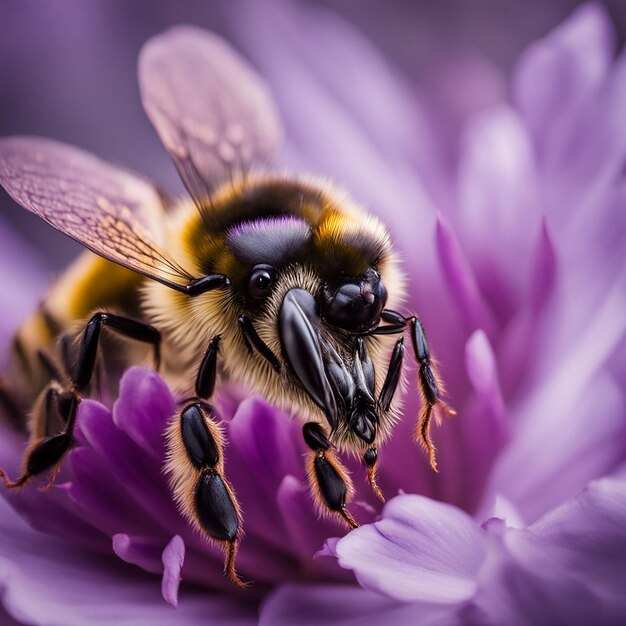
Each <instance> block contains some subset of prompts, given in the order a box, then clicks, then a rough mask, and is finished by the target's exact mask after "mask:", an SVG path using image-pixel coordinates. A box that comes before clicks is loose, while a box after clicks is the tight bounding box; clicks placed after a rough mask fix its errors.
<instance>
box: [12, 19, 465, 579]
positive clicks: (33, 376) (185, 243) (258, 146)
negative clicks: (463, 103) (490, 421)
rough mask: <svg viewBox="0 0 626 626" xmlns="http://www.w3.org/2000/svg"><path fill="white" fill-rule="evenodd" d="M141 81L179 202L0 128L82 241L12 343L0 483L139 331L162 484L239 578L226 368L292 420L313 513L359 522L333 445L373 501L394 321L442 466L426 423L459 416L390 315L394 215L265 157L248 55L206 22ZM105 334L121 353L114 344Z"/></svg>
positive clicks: (179, 38)
mask: <svg viewBox="0 0 626 626" xmlns="http://www.w3.org/2000/svg"><path fill="white" fill-rule="evenodd" d="M139 80H140V91H141V98H142V102H143V105H144V108H145V110H146V113H147V115H148V117H149V118H150V120H151V121H152V123H153V125H154V127H155V129H156V131H157V133H158V135H159V137H160V139H161V140H162V142H163V144H164V145H165V148H166V149H167V150H168V152H169V154H170V156H171V158H172V160H173V162H174V164H175V166H176V168H177V170H178V173H179V174H180V176H181V179H182V181H183V183H184V185H185V187H186V189H187V191H188V192H189V196H190V198H187V199H183V200H181V201H178V202H173V201H172V200H170V199H169V198H167V197H166V196H165V194H163V193H162V192H161V191H159V190H157V188H156V187H155V186H154V185H152V184H151V183H150V182H149V181H147V180H144V179H142V178H140V177H138V176H135V175H133V174H130V173H128V172H127V171H125V170H123V169H120V168H118V167H115V166H112V165H109V164H106V163H103V162H102V161H100V160H99V159H97V158H95V157H93V156H90V155H88V154H86V153H84V152H82V151H80V150H78V149H76V148H72V147H69V146H66V145H63V144H60V143H57V142H55V141H51V140H44V139H37V138H29V137H11V138H5V139H2V140H0V184H2V185H3V187H4V188H5V189H6V191H7V192H8V193H9V194H10V195H11V196H12V197H13V198H14V199H15V200H16V201H17V202H18V203H19V204H21V205H22V206H23V207H24V208H25V209H27V210H29V211H31V212H33V213H34V214H36V215H38V216H39V217H40V218H42V219H43V220H45V221H46V222H48V223H49V224H50V225H51V226H53V227H54V228H56V229H58V230H60V231H61V232H63V233H65V234H66V235H68V236H70V237H71V238H73V239H75V240H76V241H78V242H79V243H81V244H82V245H83V246H85V247H86V248H87V249H88V250H89V251H90V252H85V253H83V255H82V256H80V257H79V258H78V260H77V261H75V262H74V264H73V265H72V266H71V267H70V268H69V269H68V270H67V271H66V272H65V273H64V274H63V275H62V276H61V277H60V278H59V279H58V280H57V282H56V283H55V284H54V285H53V286H52V288H51V290H50V291H49V293H48V295H47V297H46V298H45V300H44V302H43V303H42V305H41V307H40V309H39V310H38V311H36V312H35V313H34V314H33V315H32V316H31V318H29V319H28V320H27V321H26V322H25V323H24V324H23V326H22V328H21V329H20V330H19V331H18V333H17V335H16V337H15V341H14V348H15V349H14V361H15V368H14V369H15V370H16V374H15V375H14V376H13V377H12V380H13V382H12V383H11V384H9V383H6V382H5V384H3V385H2V389H1V392H0V399H2V400H3V401H4V404H5V405H6V407H8V408H9V409H10V412H11V413H12V414H13V415H18V414H20V412H21V411H24V412H26V411H27V410H28V408H29V407H31V408H30V416H29V418H28V430H29V436H30V439H29V443H28V446H27V448H26V451H25V453H24V457H23V472H22V474H21V476H19V477H18V478H17V479H16V480H14V481H11V480H10V479H9V478H8V477H7V475H6V473H5V472H4V471H1V470H0V471H1V476H2V479H3V481H4V484H5V485H6V487H8V488H16V487H20V486H22V485H24V484H25V483H26V482H27V481H28V480H29V479H31V478H32V477H35V476H38V475H40V474H42V473H45V472H49V473H50V482H49V483H48V484H49V485H52V484H53V482H54V479H55V476H56V472H57V471H58V469H59V467H60V464H61V462H62V459H63V457H64V455H65V453H66V452H67V451H68V449H69V448H70V447H71V446H72V444H73V441H74V438H73V431H74V427H75V424H76V419H77V415H78V412H77V410H78V406H79V404H80V402H81V400H82V398H83V396H84V395H85V394H87V393H89V392H90V389H92V388H93V387H94V386H95V384H96V383H97V381H96V382H94V379H98V378H101V377H99V376H98V371H99V368H98V363H99V359H98V354H99V352H105V353H106V354H107V357H108V356H109V353H111V354H114V356H116V358H117V360H118V362H120V363H121V366H124V364H126V363H127V361H129V360H132V358H134V348H130V346H135V345H139V344H141V343H143V344H146V345H147V346H148V347H150V348H151V349H152V350H153V351H154V358H155V365H156V367H157V368H160V370H161V372H162V374H163V376H164V377H165V378H166V380H167V381H168V382H169V383H170V385H172V386H173V387H174V388H175V389H176V390H177V392H178V396H179V397H180V398H184V400H181V401H180V406H179V410H178V412H177V413H176V415H175V417H174V419H173V420H172V422H171V425H170V426H169V427H168V429H167V433H166V439H167V450H168V453H167V459H166V463H165V467H164V470H165V471H166V472H167V473H168V475H169V477H170V484H171V487H172V493H173V497H174V499H175V500H176V501H177V503H178V506H179V508H180V510H181V512H182V513H183V514H184V515H185V516H186V517H187V519H188V520H189V521H190V523H191V524H192V525H193V526H195V527H196V528H197V529H198V530H199V531H200V532H201V533H203V534H204V535H205V536H206V537H207V539H209V540H211V541H213V542H216V543H217V544H219V545H220V546H221V547H222V548H223V549H224V552H225V573H226V574H227V576H229V577H230V579H231V580H232V581H233V582H234V583H236V584H242V582H241V580H240V578H239V576H238V574H237V573H236V570H235V555H236V551H237V545H238V540H239V538H240V535H241V525H242V516H241V511H240V508H239V505H238V503H237V499H236V497H235V494H234V492H233V490H232V488H231V487H230V484H229V482H228V480H227V478H226V476H225V475H224V464H223V459H224V454H223V447H224V435H223V433H222V430H221V428H220V425H219V422H218V420H217V417H216V414H215V411H214V410H213V408H212V406H211V404H210V402H211V398H212V396H213V393H214V389H215V386H216V384H217V383H219V381H221V380H226V379H232V380H236V381H238V382H240V383H241V384H243V385H244V386H245V387H246V388H247V389H248V390H249V391H250V392H253V393H258V394H260V395H262V396H263V397H265V398H266V399H267V400H268V401H269V402H271V403H274V404H275V405H277V406H279V407H283V408H286V409H288V410H290V411H291V412H292V413H294V414H295V415H297V416H298V417H299V418H302V420H303V421H304V425H303V437H304V441H305V442H306V445H307V446H308V447H309V448H310V452H309V454H308V458H307V461H306V463H307V476H308V481H309V483H310V487H311V490H312V493H313V495H314V498H315V500H316V502H317V504H318V507H319V509H320V511H321V512H322V513H324V514H329V515H335V516H338V517H339V518H340V519H341V520H343V521H344V522H345V523H346V524H347V525H348V526H349V527H351V528H354V527H356V526H357V522H356V521H355V519H354V518H353V517H352V515H351V514H350V512H349V511H348V508H347V504H348V502H349V500H350V496H351V494H352V492H353V485H352V483H351V480H350V477H349V475H348V473H347V471H346V470H345V468H344V467H343V466H342V464H341V462H340V460H339V458H338V455H337V450H339V451H346V452H349V453H354V454H356V455H359V456H361V457H362V459H363V462H364V464H365V465H366V467H367V470H368V477H369V482H370V483H371V485H372V488H373V489H374V491H375V492H376V493H377V495H378V496H379V497H380V498H381V499H382V493H381V492H380V489H379V488H378V486H377V484H376V463H377V458H378V452H377V448H378V446H379V445H380V444H381V443H383V441H384V440H385V438H386V437H388V436H389V434H390V433H391V430H392V428H393V425H394V422H395V421H396V419H397V418H398V401H397V399H396V398H395V395H396V390H397V389H398V387H399V386H400V385H401V383H402V379H403V375H402V364H403V359H404V352H405V345H404V339H403V334H404V333H405V331H408V333H409V335H410V340H411V344H412V350H413V353H414V356H415V358H416V360H417V363H418V386H417V389H418V392H419V394H420V395H421V399H422V406H421V411H420V415H419V417H418V423H417V430H416V438H417V440H418V441H419V442H420V443H421V444H423V446H424V447H425V449H426V451H427V453H428V456H429V461H430V465H431V466H432V467H433V469H436V462H435V447H434V445H433V443H432V441H431V438H430V436H429V424H430V421H431V417H432V416H433V414H435V412H436V410H437V409H438V408H441V409H443V410H444V411H447V412H449V413H452V412H453V411H452V410H451V409H449V408H448V407H447V406H446V405H445V403H444V402H443V401H442V386H441V382H440V380H439V378H438V376H437V374H436V370H435V367H434V365H433V362H432V359H431V356H430V351H429V347H428V344H427V341H426V336H425V333H424V329H423V327H422V325H421V323H420V321H419V319H418V317H417V316H415V315H404V314H401V313H399V312H398V311H397V310H396V309H397V308H398V307H399V306H400V304H401V301H402V298H403V282H404V280H403V276H402V273H401V271H400V269H399V263H398V256H397V253H396V252H395V251H394V249H393V245H392V242H391V240H390V237H389V234H388V232H387V229H386V228H385V226H384V225H383V224H382V223H381V222H380V221H379V220H378V219H377V218H376V217H373V216H371V215H368V214H367V213H365V212H364V211H363V210H362V209H361V208H360V207H359V206H357V204H356V203H355V202H353V201H352V200H351V199H350V197H349V196H348V195H347V194H346V193H345V192H344V191H342V190H340V189H338V188H337V187H335V186H334V185H333V184H331V183H330V182H328V181H325V180H317V179H314V178H309V177H300V176H288V175H277V174H272V173H268V171H267V170H264V169H260V168H263V167H266V165H267V163H268V161H269V160H270V159H271V157H272V155H273V154H274V153H275V152H276V149H277V147H278V146H279V144H280V139H281V134H282V133H281V128H280V124H279V121H278V116H277V114H276V110H275V106H274V104H273V102H272V99H271V96H270V94H269V92H268V89H267V87H266V85H265V84H264V83H263V81H262V79H261V78H260V77H259V76H258V75H257V74H256V73H255V72H254V70H253V69H252V68H251V67H250V66H249V65H248V64H247V63H246V62H245V61H244V59H243V58H242V57H240V56H239V55H238V54H237V53H236V52H235V51H234V50H232V49H231V48H230V47H229V46H228V45H227V44H226V43H225V42H224V41H222V40H221V39H220V38H219V37H217V36H215V35H212V34H210V33H207V32H204V31H201V30H198V29H195V28H191V27H178V28H174V29H172V30H170V31H167V32H166V33H164V34H161V35H159V36H157V37H155V38H153V39H152V40H150V41H149V42H148V43H147V44H146V45H145V46H144V48H143V50H142V51H141V55H140V59H139ZM93 253H95V255H94V254H93ZM96 255H98V256H96ZM104 329H107V330H106V332H105V333H103V332H102V331H103V330H104ZM107 335H109V336H108V337H107ZM111 335H118V336H121V337H123V338H126V339H128V341H125V342H124V343H125V344H128V346H129V349H128V350H123V351H120V350H119V347H118V349H117V350H116V349H114V347H112V346H111V345H109V344H110V339H111V337H110V336H111ZM398 335H399V338H398ZM107 369H108V368H107ZM16 419H17V421H18V422H20V418H16Z"/></svg>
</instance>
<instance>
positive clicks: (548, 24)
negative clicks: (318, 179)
mask: <svg viewBox="0 0 626 626" xmlns="http://www.w3.org/2000/svg"><path fill="white" fill-rule="evenodd" d="M311 4H312V3H311ZM315 4H317V5H320V4H324V5H326V7H327V8H328V9H330V10H333V11H336V12H337V13H339V14H341V15H343V17H344V18H345V19H347V20H348V21H350V22H352V23H353V24H354V25H356V27H357V28H358V29H360V30H361V31H362V32H363V33H364V34H365V35H366V37H368V38H369V39H370V40H372V41H373V42H374V43H375V45H376V46H377V47H378V48H379V49H380V50H381V51H382V52H383V53H384V54H385V55H386V56H387V57H388V58H389V60H390V61H391V62H392V63H393V65H394V66H395V67H396V68H400V70H401V71H402V72H404V74H405V77H406V78H407V82H408V84H409V85H410V86H411V87H412V88H413V90H414V92H415V94H416V95H417V96H418V97H419V98H420V99H421V104H422V105H426V106H431V107H435V108H436V107H443V108H444V109H454V107H455V105H457V101H460V100H463V102H465V105H467V103H468V102H469V103H470V105H471V104H472V103H475V105H476V106H477V107H480V106H481V104H483V105H486V104H488V103H489V100H490V99H492V98H501V97H506V94H498V93H493V94H490V93H487V92H485V91H483V92H481V93H475V94H472V93H467V92H463V93H462V94H459V93H458V89H457V84H458V81H459V79H462V78H463V73H464V68H465V66H466V65H467V68H468V70H467V71H470V69H469V67H470V65H471V68H472V69H471V71H476V67H481V66H482V68H483V69H482V71H483V72H484V73H485V75H486V76H482V81H480V82H481V84H483V85H485V84H489V80H488V75H489V73H490V72H492V73H493V74H494V81H493V84H494V90H496V91H497V89H499V85H500V84H501V83H500V82H499V81H497V80H495V75H498V74H499V72H501V71H504V72H506V71H507V70H508V69H510V67H511V65H512V63H513V61H514V60H515V58H516V57H517V56H518V54H519V53H520V51H521V50H522V49H523V48H524V47H525V46H526V45H527V44H528V43H529V42H530V41H533V40H535V39H537V38H539V37H541V36H543V35H544V34H545V33H546V32H548V31H549V30H550V29H551V28H553V27H554V26H555V25H556V24H558V23H559V22H560V21H561V20H562V19H563V18H564V17H566V16H567V15H568V14H569V13H570V12H571V11H572V9H573V8H574V7H576V6H577V5H579V4H581V3H580V2H578V1H577V0H545V1H542V2H528V1H524V0H515V1H513V0H510V1H507V2H495V1H489V0H469V1H467V0H465V1H460V0H439V1H438V2H431V1H425V0H422V1H420V2H410V1H408V0H407V1H396V2H387V3H384V4H383V3H380V2H375V1H374V0H365V1H362V0H338V1H337V0H335V1H332V0H326V2H324V3H315ZM603 4H604V5H605V6H606V7H607V8H608V11H609V13H610V15H611V17H612V19H613V21H614V24H615V27H616V29H617V31H618V36H619V39H620V43H621V42H623V41H624V38H625V37H626V7H625V5H624V3H623V2H622V0H608V1H607V2H604V3H603ZM246 5H247V3H246V2H245V1H243V0H235V1H233V2H220V1H208V2H207V1H206V0H182V1H177V2H169V3H166V2H154V1H152V0H150V1H148V0H134V1H133V2H122V1H119V0H118V1H112V0H92V1H90V2H88V3H86V2H83V1H82V0H57V1H56V2H54V3H47V2H41V1H40V0H19V1H18V0H9V1H7V2H3V3H2V4H1V5H0V85H1V88H0V89H1V92H0V136H4V135H12V134H29V135H42V136H48V137H53V138H56V139H59V140H61V141H65V142H67V143H70V144H74V145H77V146H80V147H82V148H85V149H87V150H90V151H92V152H94V153H95V154H97V155H99V156H101V157H103V158H105V159H107V160H110V161H113V162H117V163H120V164H123V165H125V166H127V167H129V168H131V169H134V170H136V171H138V172H141V173H144V174H146V175H147V176H149V177H151V178H153V179H155V180H156V181H159V182H160V183H162V184H164V185H165V186H166V187H167V188H169V189H171V190H174V191H176V190H180V189H181V187H180V183H179V181H178V179H177V177H176V174H175V171H174V168H173V167H171V165H170V162H169V158H168V156H167V154H166V152H165V150H163V148H162V147H161V145H160V143H159V141H158V139H157V137H156V134H155V133H154V131H153V130H152V128H151V126H150V124H149V123H148V120H147V118H146V117H145V115H144V113H143V110H142V108H141V104H140V101H139V94H138V88H137V81H136V70H135V64H136V58H137V53H138V51H139V49H140V47H141V45H142V44H143V43H144V42H145V41H146V40H147V39H148V38H149V37H150V36H151V35H153V34H155V33H157V32H159V31H162V30H163V29H165V28H167V27H168V26H170V25H173V24H179V23H193V24H197V25H200V26H204V27H207V28H210V29H213V30H216V31H218V32H220V33H222V34H224V35H225V36H226V37H227V38H229V39H230V40H232V41H233V42H234V43H235V45H238V46H239V47H245V42H239V41H238V39H237V35H236V33H237V32H238V29H237V26H236V25H237V22H238V21H240V20H246V19H250V18H249V17H247V16H249V15H250V13H249V12H247V11H246ZM254 14H255V16H256V15H258V13H257V12H256V11H255V12H254ZM255 19H256V17H255ZM244 30H245V29H244ZM470 60H471V64H470V63H469V61H470ZM252 61H253V62H254V59H252ZM477 61H478V63H477ZM466 82H467V83H470V82H472V81H466ZM474 82H476V81H474ZM487 91H488V90H487ZM457 96H459V97H458V98H457ZM447 112H448V113H449V111H447ZM448 118H449V119H450V118H451V119H453V118H454V114H453V113H452V114H451V115H448ZM445 130H446V132H449V133H451V134H452V135H453V134H454V128H451V129H445ZM325 173H326V174H329V175H331V176H332V174H333V172H325ZM339 182H341V181H339ZM0 217H5V218H7V219H8V220H9V221H10V222H11V223H13V224H14V225H15V226H16V228H17V229H18V230H19V231H20V232H21V233H22V234H23V235H24V237H25V238H26V239H28V240H29V241H31V242H32V243H33V244H34V246H35V247H37V248H39V249H40V250H42V251H43V252H44V254H45V256H46V257H48V258H49V259H51V261H52V263H51V265H50V267H51V269H54V268H55V267H59V266H61V265H63V264H65V263H66V262H67V260H69V259H70V258H72V257H73V256H74V255H75V254H76V252H77V251H78V246H77V245H74V244H72V243H71V242H69V240H67V239H66V238H65V237H63V236H62V235H59V234H57V233H56V232H53V231H52V229H50V228H49V227H47V226H46V225H44V224H43V223H40V222H39V221H38V220H37V219H35V218H34V217H32V216H30V215H29V214H27V213H26V212H25V211H23V210H21V209H18V208H17V207H16V206H15V205H14V204H13V203H12V202H11V201H10V200H9V198H8V197H7V196H6V194H5V193H4V192H3V191H2V190H0Z"/></svg>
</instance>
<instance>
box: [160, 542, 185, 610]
mask: <svg viewBox="0 0 626 626" xmlns="http://www.w3.org/2000/svg"><path fill="white" fill-rule="evenodd" d="M162 558H163V580H162V582H161V593H162V594H163V599H164V600H165V601H166V602H168V603H169V604H171V605H172V606H174V607H177V606H178V587H179V585H180V581H181V576H180V570H181V569H182V567H183V563H184V562H185V542H184V541H183V538H182V537H181V536H180V535H174V537H172V539H171V541H170V542H169V543H168V544H167V545H166V546H165V549H164V550H163V557H162Z"/></svg>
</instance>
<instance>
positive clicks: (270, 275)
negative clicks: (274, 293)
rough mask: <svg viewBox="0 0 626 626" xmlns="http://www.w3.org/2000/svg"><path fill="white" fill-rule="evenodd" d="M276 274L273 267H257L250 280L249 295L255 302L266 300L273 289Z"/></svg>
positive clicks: (251, 273)
mask: <svg viewBox="0 0 626 626" xmlns="http://www.w3.org/2000/svg"><path fill="white" fill-rule="evenodd" d="M275 277H276V272H275V271H274V268H273V267H272V266H271V265H256V266H255V267H253V268H252V271H251V272H250V277H249V278H248V295H249V296H250V297H251V298H252V299H253V300H262V299H263V298H266V297H267V296H268V295H269V294H270V291H271V289H272V285H273V284H274V279H275Z"/></svg>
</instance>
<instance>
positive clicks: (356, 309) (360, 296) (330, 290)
mask: <svg viewBox="0 0 626 626" xmlns="http://www.w3.org/2000/svg"><path fill="white" fill-rule="evenodd" d="M386 303H387V289H386V288H385V285H384V284H383V282H382V280H381V278H380V273H379V272H377V271H376V270H374V269H369V270H368V271H367V272H366V273H365V274H364V275H363V276H362V277H361V278H359V279H354V280H347V281H345V282H341V283H338V284H337V283H336V284H334V285H332V286H331V285H327V286H326V287H325V289H324V313H325V316H326V319H327V320H328V321H329V322H330V323H331V324H333V325H334V326H338V327H339V328H343V329H345V330H348V331H352V332H356V333H361V332H366V331H367V330H369V329H371V328H373V327H374V326H375V325H376V324H377V323H378V320H379V319H380V314H381V313H382V311H383V309H384V308H385V304H386Z"/></svg>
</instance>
